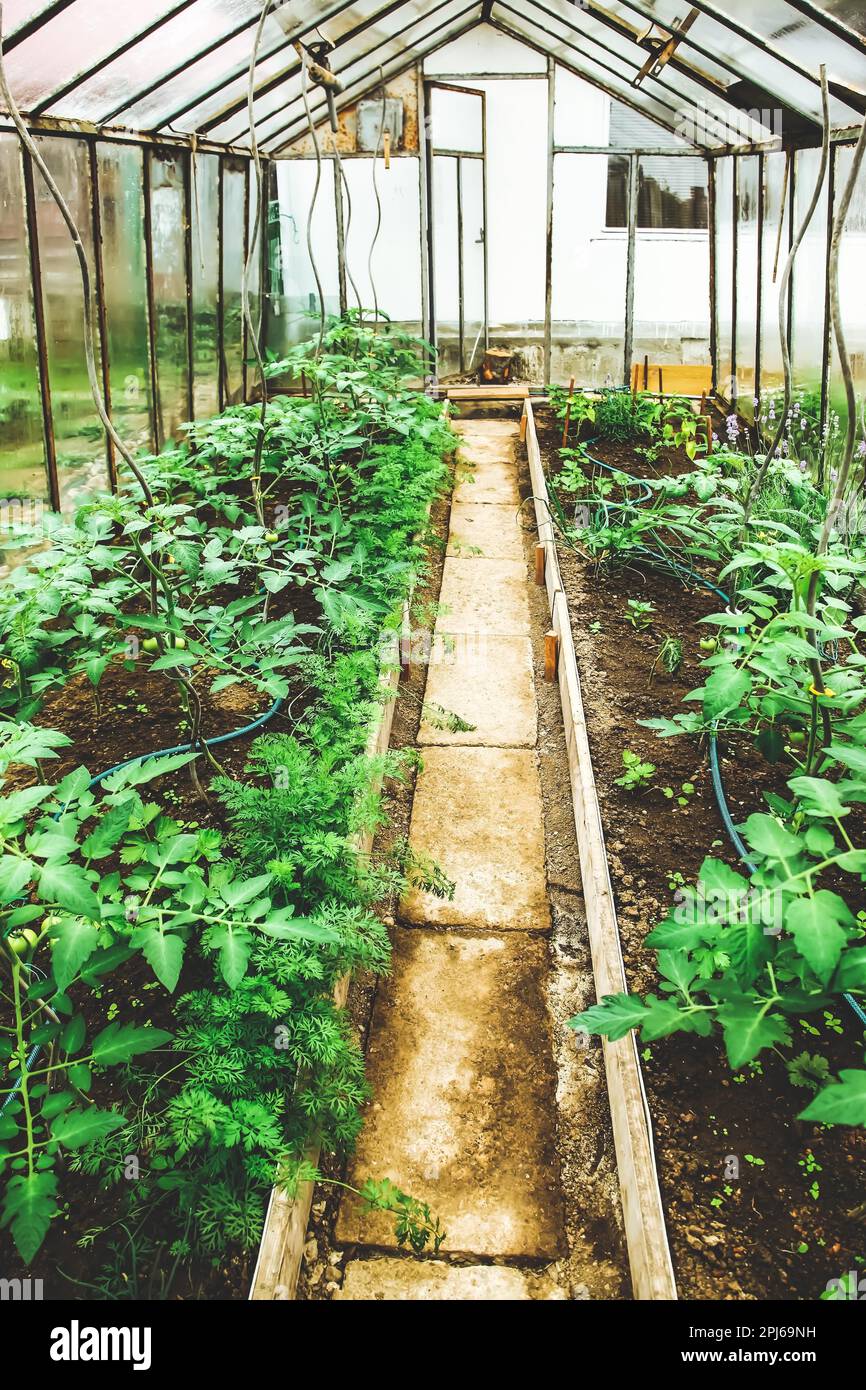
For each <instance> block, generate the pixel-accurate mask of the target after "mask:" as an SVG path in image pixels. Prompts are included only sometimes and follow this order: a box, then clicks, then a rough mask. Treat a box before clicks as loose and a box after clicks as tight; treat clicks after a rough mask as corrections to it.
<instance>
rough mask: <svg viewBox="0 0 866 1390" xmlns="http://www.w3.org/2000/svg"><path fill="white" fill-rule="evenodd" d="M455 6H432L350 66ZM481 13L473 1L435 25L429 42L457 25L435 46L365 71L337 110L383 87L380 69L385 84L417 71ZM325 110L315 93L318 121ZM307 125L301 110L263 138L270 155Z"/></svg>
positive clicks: (441, 0) (445, 0)
mask: <svg viewBox="0 0 866 1390" xmlns="http://www.w3.org/2000/svg"><path fill="white" fill-rule="evenodd" d="M451 4H453V0H437V3H436V4H435V5H434V6H433V7H432V9H431V10H430V11H429V12H428V14H427V15H424V16H416V17H415V18H414V19H413V21H412V23H411V24H409V25H407V26H406V29H404V30H402V31H398V32H397V33H395V34H388V35H387V36H386V37H385V38H383V39H381V40H380V41H379V42H378V43H376V44H375V45H374V46H373V47H372V48H370V49H367V51H366V52H364V53H359V54H358V56H357V57H356V58H353V59H352V61H351V63H350V66H351V67H355V66H356V65H357V64H358V63H362V62H366V61H367V59H368V58H371V57H372V55H373V54H374V53H377V52H378V50H379V49H380V48H384V47H385V45H386V44H391V43H394V42H395V41H396V40H397V39H399V38H400V37H401V34H402V33H405V32H406V31H407V30H408V29H412V28H414V27H415V25H416V24H420V23H421V22H422V20H424V19H429V18H430V17H431V16H432V15H434V14H438V13H440V11H442V10H444V9H447V8H448V6H449V5H451ZM477 10H478V0H470V3H469V4H468V5H466V6H464V8H463V9H462V10H459V11H458V12H457V14H454V15H451V16H450V17H449V18H448V19H445V20H442V21H441V23H439V24H437V25H435V26H434V28H432V29H431V30H429V32H428V33H427V34H426V35H425V36H424V37H425V38H427V39H431V38H433V37H434V35H436V34H439V33H441V31H442V30H443V29H446V30H447V29H448V26H449V25H450V24H453V25H454V26H455V27H454V28H453V29H452V30H449V31H448V33H447V35H446V37H444V38H438V39H436V40H435V41H434V42H433V43H432V44H430V45H429V46H425V47H423V48H415V47H412V48H410V50H409V51H408V52H405V51H404V52H403V53H400V54H397V55H395V56H394V57H392V58H390V59H387V60H386V62H385V63H382V64H379V63H373V65H372V67H370V68H367V69H365V71H364V73H363V75H362V76H361V77H358V78H353V79H352V81H351V83H350V84H349V86H348V87H347V88H346V89H345V91H344V92H343V93H342V95H341V97H340V98H339V100H338V101H337V110H338V111H341V110H343V109H344V108H345V107H346V106H350V105H354V104H355V103H357V102H359V101H362V100H363V98H364V97H365V96H366V95H367V93H368V92H370V91H375V89H376V88H377V87H379V86H381V82H382V78H381V75H379V68H380V66H381V67H382V68H383V69H385V81H386V82H388V81H393V80H394V78H396V77H400V76H401V75H402V74H403V73H404V72H408V70H409V69H410V68H413V67H414V66H415V64H416V63H419V62H420V61H421V60H422V59H423V58H426V57H427V55H428V54H430V53H433V52H435V51H436V49H437V48H441V47H443V45H444V44H446V43H451V42H452V40H454V39H456V38H459V37H460V35H461V34H464V33H466V32H467V31H468V30H469V29H472V28H474V27H475V25H476V24H477V22H478V20H477V15H476V12H477ZM469 15H472V16H473V18H471V19H467V16H469ZM464 19H465V20H466V23H465V24H464V23H461V21H462V20H464ZM390 63H396V64H397V66H396V67H395V68H393V69H390V70H388V65H389V64H390ZM302 100H303V99H302V97H301V95H300V94H298V95H297V96H295V97H293V98H292V99H291V101H289V102H288V104H287V106H286V110H288V109H289V108H290V107H293V106H297V105H298V104H299V103H302ZM324 109H325V97H324V96H321V97H320V98H319V99H318V100H317V99H316V94H315V93H313V95H312V97H311V99H310V110H311V113H312V115H313V117H314V118H315V117H316V116H317V115H318V116H319V117H321V115H322V112H323V111H324ZM274 114H275V113H273V112H271V113H270V115H269V116H268V117H267V119H271V117H272V116H273V115H274ZM282 114H285V112H283V113H282ZM306 123H307V118H306V113H305V112H303V111H300V112H299V113H298V115H297V117H296V118H295V117H293V118H292V119H291V120H289V121H287V122H286V124H285V125H284V126H280V127H279V128H278V129H277V130H273V131H271V132H270V134H269V135H265V136H263V137H262V140H263V142H267V144H268V145H269V146H271V149H270V151H269V152H270V153H277V154H278V153H279V152H280V151H281V150H283V149H285V148H286V146H288V145H290V144H291V143H292V141H293V140H296V139H297V138H298V135H299V134H302V133H303V130H304V128H305V127H306ZM257 124H259V125H260V124H262V122H258V123H257ZM277 140H280V141H281V143H280V144H279V145H275V144H274V143H273V142H274V141H277Z"/></svg>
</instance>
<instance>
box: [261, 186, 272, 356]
mask: <svg viewBox="0 0 866 1390" xmlns="http://www.w3.org/2000/svg"><path fill="white" fill-rule="evenodd" d="M274 171H275V166H274V165H273V164H272V163H271V161H270V160H269V159H263V160H262V206H261V214H260V215H261V219H262V221H261V238H262V247H261V257H262V265H261V270H260V272H259V274H260V276H261V292H260V297H259V303H260V305H261V312H260V313H259V348H260V350H261V354H262V357H266V356H267V349H268V338H269V336H270V319H271V192H272V188H273V177H274Z"/></svg>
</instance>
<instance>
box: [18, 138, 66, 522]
mask: <svg viewBox="0 0 866 1390" xmlns="http://www.w3.org/2000/svg"><path fill="white" fill-rule="evenodd" d="M21 168H22V173H23V176H24V205H25V210H26V216H27V245H28V250H29V252H30V284H31V289H32V292H33V320H34V325H35V329H36V362H37V365H38V368H39V397H40V403H41V406H42V439H43V443H44V446H45V469H46V472H47V475H48V500H49V502H50V503H51V507H52V508H53V510H54V511H55V512H59V511H60V483H59V481H58V478H57V445H56V442H55V439H54V415H53V413H52V409H51V378H50V375H49V371H48V337H47V334H46V331H45V300H44V298H43V286H42V257H41V255H40V251H39V226H38V223H37V217H36V188H35V185H34V180H33V161H32V160H31V158H30V155H29V154H28V152H27V151H26V150H24V149H22V151H21Z"/></svg>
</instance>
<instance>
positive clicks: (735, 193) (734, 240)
mask: <svg viewBox="0 0 866 1390" xmlns="http://www.w3.org/2000/svg"><path fill="white" fill-rule="evenodd" d="M733 160H734V163H733V167H732V169H731V194H732V197H731V217H732V222H731V380H730V382H729V392H730V393H729V404H730V405H731V406H732V408H734V409H736V405H737V261H738V259H739V244H740V237H739V225H738V223H739V217H738V208H737V204H738V202H739V193H740V160H739V156H738V155H734V156H733Z"/></svg>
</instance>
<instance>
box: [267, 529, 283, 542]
mask: <svg viewBox="0 0 866 1390" xmlns="http://www.w3.org/2000/svg"><path fill="white" fill-rule="evenodd" d="M279 539H280V537H279V534H278V533H277V532H276V531H266V532H265V540H266V541H268V542H269V543H270V544H271V545H273V543H274V541H278V540H279Z"/></svg>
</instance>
